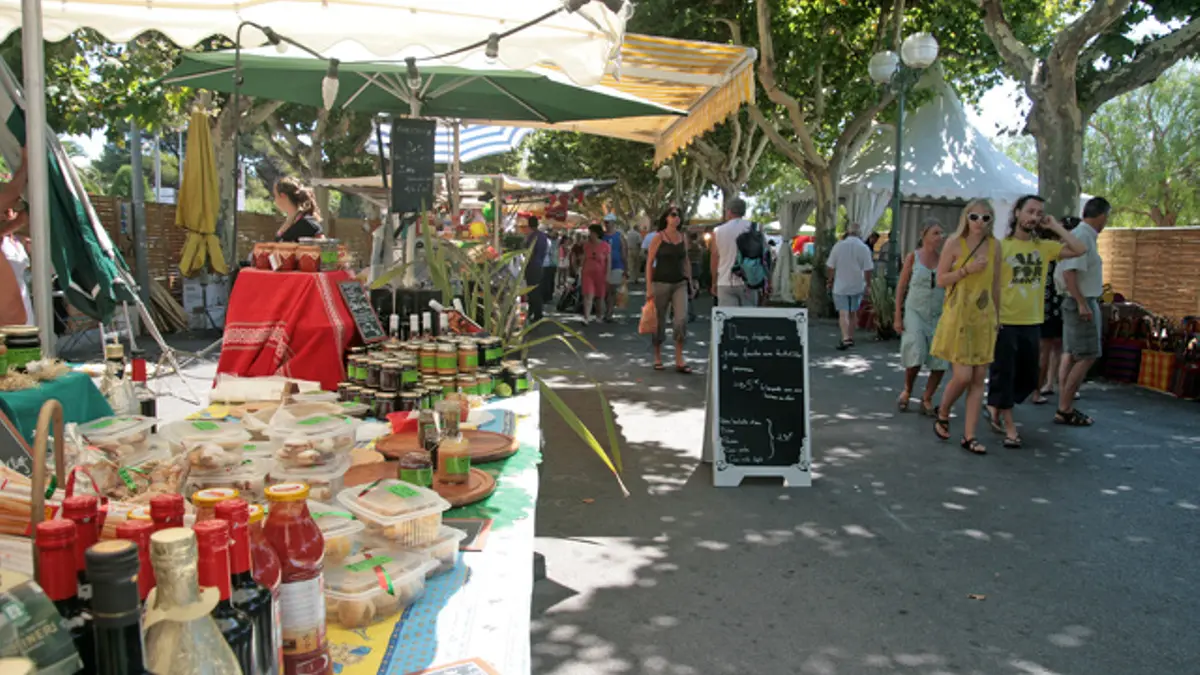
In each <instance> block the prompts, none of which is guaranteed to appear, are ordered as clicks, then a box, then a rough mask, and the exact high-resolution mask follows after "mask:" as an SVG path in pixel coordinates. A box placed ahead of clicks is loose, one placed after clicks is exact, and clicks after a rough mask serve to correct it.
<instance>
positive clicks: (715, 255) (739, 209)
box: [710, 198, 758, 307]
mask: <svg viewBox="0 0 1200 675" xmlns="http://www.w3.org/2000/svg"><path fill="white" fill-rule="evenodd" d="M749 229H750V221H749V220H746V201H745V200H744V199H741V198H736V199H733V200H730V202H729V205H728V206H727V207H726V208H725V222H724V223H722V224H721V225H719V226H718V227H717V228H716V229H715V230H713V237H712V243H711V244H710V246H711V250H712V262H711V269H712V276H713V283H712V294H713V296H715V297H716V299H717V305H718V306H719V307H756V306H758V302H757V301H758V292H757V291H754V290H752V289H749V288H746V282H744V281H742V279H741V278H739V277H738V276H737V275H736V274H734V273H733V266H734V265H735V264H736V263H737V259H738V247H737V239H738V236H740V235H741V234H742V233H743V232H745V231H747V230H749Z"/></svg>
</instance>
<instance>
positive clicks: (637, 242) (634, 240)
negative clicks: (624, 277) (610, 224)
mask: <svg viewBox="0 0 1200 675" xmlns="http://www.w3.org/2000/svg"><path fill="white" fill-rule="evenodd" d="M625 252H626V253H628V254H629V260H628V261H626V262H627V263H628V265H627V268H628V271H629V281H630V282H631V283H637V280H638V278H639V276H640V275H641V270H642V260H643V256H642V234H641V233H640V232H638V228H637V226H634V225H630V226H629V228H628V230H626V232H625Z"/></svg>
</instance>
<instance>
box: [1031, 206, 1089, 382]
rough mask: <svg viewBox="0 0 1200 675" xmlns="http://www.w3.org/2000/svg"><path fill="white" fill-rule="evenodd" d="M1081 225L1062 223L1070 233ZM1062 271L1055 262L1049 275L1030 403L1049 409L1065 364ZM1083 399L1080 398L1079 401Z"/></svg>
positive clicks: (1047, 236)
mask: <svg viewBox="0 0 1200 675" xmlns="http://www.w3.org/2000/svg"><path fill="white" fill-rule="evenodd" d="M1079 223H1080V220H1079V218H1078V217H1076V216H1066V217H1065V218H1063V219H1062V224H1063V229H1065V230H1066V231H1067V232H1070V231H1071V230H1073V229H1075V226H1076V225H1078V224H1079ZM1042 236H1043V238H1045V239H1050V240H1052V241H1053V240H1056V239H1057V238H1058V237H1057V236H1056V235H1055V234H1054V233H1053V232H1046V233H1043V235H1042ZM1057 269H1058V261H1057V260H1051V261H1050V267H1049V269H1048V270H1047V271H1046V279H1047V281H1046V293H1045V297H1044V302H1045V306H1046V320H1045V321H1043V322H1042V329H1041V339H1042V341H1041V344H1040V345H1039V348H1038V352H1039V353H1038V388H1039V390H1038V391H1037V392H1036V393H1035V394H1034V395H1033V398H1032V399H1030V401H1031V402H1032V403H1033V404H1034V405H1045V404H1046V403H1048V402H1049V401H1050V399H1049V398H1047V397H1048V396H1051V395H1053V394H1054V391H1055V387H1057V386H1058V364H1059V362H1060V361H1061V360H1062V334H1063V322H1062V296H1061V295H1059V294H1058V289H1057V288H1055V285H1054V276H1055V275H1054V273H1055V271H1056V270H1057ZM1075 398H1076V399H1078V398H1079V396H1078V395H1076V397H1075Z"/></svg>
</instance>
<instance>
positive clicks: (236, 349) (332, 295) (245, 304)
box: [217, 269, 357, 391]
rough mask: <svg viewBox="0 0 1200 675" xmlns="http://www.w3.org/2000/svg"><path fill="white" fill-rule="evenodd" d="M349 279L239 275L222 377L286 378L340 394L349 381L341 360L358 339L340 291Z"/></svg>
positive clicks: (223, 351)
mask: <svg viewBox="0 0 1200 675" xmlns="http://www.w3.org/2000/svg"><path fill="white" fill-rule="evenodd" d="M350 278H351V275H350V273H349V272H322V273H320V274H308V273H304V272H263V271H260V270H253V269H244V270H242V271H241V272H239V273H238V277H237V282H236V283H235V284H234V286H233V292H232V293H231V294H230V296H229V307H228V308H227V309H226V313H225V340H224V344H223V345H222V347H221V360H220V362H219V363H218V365H217V372H218V373H231V374H234V375H240V376H243V377H262V376H267V375H283V376H286V377H294V378H297V379H302V380H312V381H316V382H320V383H321V388H323V389H325V390H327V391H333V390H336V389H337V385H338V382H340V381H342V379H343V378H344V376H345V368H344V366H343V363H342V355H343V354H344V353H345V351H346V348H347V347H349V346H350V342H351V341H352V340H354V339H356V336H357V333H356V329H355V327H354V319H353V318H352V317H351V316H350V312H349V310H348V309H346V303H345V301H344V300H342V295H341V293H339V292H338V288H337V284H338V282H340V281H345V280H347V279H350Z"/></svg>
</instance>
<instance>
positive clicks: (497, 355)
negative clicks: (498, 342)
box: [483, 347, 504, 363]
mask: <svg viewBox="0 0 1200 675" xmlns="http://www.w3.org/2000/svg"><path fill="white" fill-rule="evenodd" d="M503 357H504V349H503V348H501V347H493V348H491V349H488V350H485V351H484V352H483V359H484V360H485V361H488V362H489V363H490V362H494V361H499V360H500V359H501V358H503Z"/></svg>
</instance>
